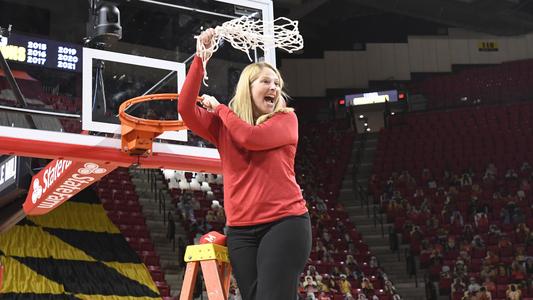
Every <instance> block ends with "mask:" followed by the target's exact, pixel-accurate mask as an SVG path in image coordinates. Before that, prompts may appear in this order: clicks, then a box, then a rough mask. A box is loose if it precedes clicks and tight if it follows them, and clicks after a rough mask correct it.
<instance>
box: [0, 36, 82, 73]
mask: <svg viewBox="0 0 533 300" xmlns="http://www.w3.org/2000/svg"><path fill="white" fill-rule="evenodd" d="M0 51H2V54H3V55H4V57H5V59H6V60H8V61H14V62H20V63H26V64H30V65H37V66H43V67H46V68H52V69H59V70H65V71H72V72H81V62H82V59H81V55H82V47H81V46H79V45H76V44H71V43H63V42H57V41H53V40H49V39H43V38H36V37H30V36H25V35H21V34H15V33H12V34H11V35H10V36H9V38H6V37H1V38H0Z"/></svg>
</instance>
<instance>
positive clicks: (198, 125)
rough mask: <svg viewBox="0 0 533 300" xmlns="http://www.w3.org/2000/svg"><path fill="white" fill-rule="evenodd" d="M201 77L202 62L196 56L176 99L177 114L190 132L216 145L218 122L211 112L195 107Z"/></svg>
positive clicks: (202, 73)
mask: <svg viewBox="0 0 533 300" xmlns="http://www.w3.org/2000/svg"><path fill="white" fill-rule="evenodd" d="M203 76H204V70H203V66H202V60H201V59H200V58H199V57H198V56H196V57H195V58H194V60H193V62H192V64H191V67H190V68H189V72H188V73H187V77H186V78H185V83H184V84H183V87H182V89H181V92H180V95H179V98H178V113H179V114H180V115H181V118H182V119H183V121H184V122H185V125H187V127H188V128H189V129H190V130H192V131H193V132H194V133H195V134H197V135H199V136H201V137H202V138H204V139H206V140H208V141H209V142H211V143H213V144H215V145H216V144H218V143H217V140H218V128H219V127H220V120H218V118H217V117H216V116H215V114H213V113H212V112H208V111H207V110H205V109H203V108H201V107H199V106H198V105H196V99H197V97H198V93H199V92H200V85H201V84H202V78H203Z"/></svg>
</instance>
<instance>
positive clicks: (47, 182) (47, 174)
mask: <svg viewBox="0 0 533 300" xmlns="http://www.w3.org/2000/svg"><path fill="white" fill-rule="evenodd" d="M107 173H108V169H105V168H101V167H100V166H99V165H98V164H96V163H93V162H73V161H70V160H57V161H55V163H52V165H51V166H50V167H47V169H46V170H45V171H44V172H43V175H42V178H41V177H39V178H35V179H34V181H33V192H32V195H31V201H32V202H33V203H34V204H36V203H37V207H38V208H42V209H53V208H54V207H56V206H58V205H60V204H61V203H63V202H64V201H66V200H68V199H70V197H72V196H74V195H76V194H77V193H78V192H79V191H81V190H83V189H84V188H86V187H88V186H89V185H91V184H92V183H93V182H94V181H96V180H98V179H100V178H101V177H102V176H105V175H106V174H107Z"/></svg>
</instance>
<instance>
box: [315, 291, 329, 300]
mask: <svg viewBox="0 0 533 300" xmlns="http://www.w3.org/2000/svg"><path fill="white" fill-rule="evenodd" d="M318 300H331V297H330V296H328V294H326V293H324V292H320V294H319V295H318Z"/></svg>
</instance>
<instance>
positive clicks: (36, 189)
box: [31, 178, 43, 203]
mask: <svg viewBox="0 0 533 300" xmlns="http://www.w3.org/2000/svg"><path fill="white" fill-rule="evenodd" d="M42 195H43V187H42V186H41V183H40V182H39V178H35V180H34V181H33V193H32V194H31V202H32V203H35V202H37V200H39V199H40V198H41V196H42Z"/></svg>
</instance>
